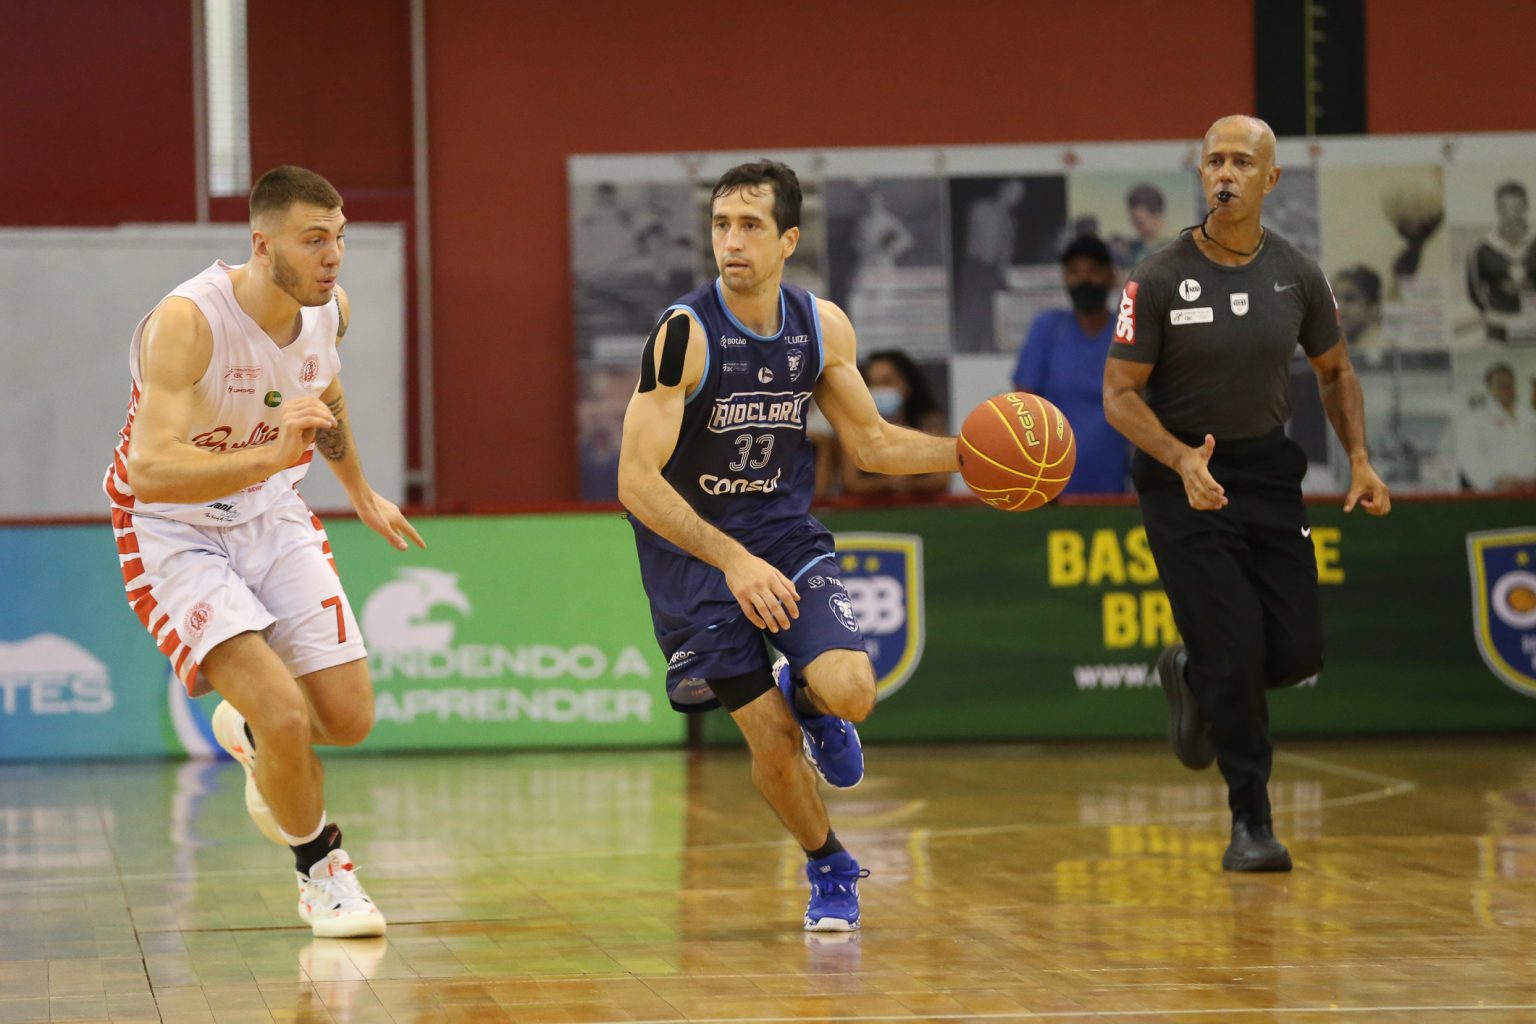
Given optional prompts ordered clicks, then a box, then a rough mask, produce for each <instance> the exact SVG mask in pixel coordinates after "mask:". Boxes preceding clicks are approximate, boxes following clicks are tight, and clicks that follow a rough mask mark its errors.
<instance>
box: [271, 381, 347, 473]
mask: <svg viewBox="0 0 1536 1024" xmlns="http://www.w3.org/2000/svg"><path fill="white" fill-rule="evenodd" d="M335 425H336V417H335V416H334V415H332V414H331V410H330V409H329V408H328V407H327V406H326V404H325V403H324V402H322V401H320V399H318V398H315V397H313V396H309V395H306V396H304V397H303V398H295V399H293V400H291V401H288V402H284V403H283V411H282V415H281V416H280V417H279V418H278V421H277V460H278V462H279V463H280V465H279V467H278V468H279V469H286V468H287V467H289V466H291V465H293V464H294V463H295V462H298V461H299V458H300V457H301V456H302V455H303V454H304V452H305V450H306V449H307V448H309V446H310V445H312V444H314V443H315V431H317V430H330V429H331V428H332V427H334V426H335Z"/></svg>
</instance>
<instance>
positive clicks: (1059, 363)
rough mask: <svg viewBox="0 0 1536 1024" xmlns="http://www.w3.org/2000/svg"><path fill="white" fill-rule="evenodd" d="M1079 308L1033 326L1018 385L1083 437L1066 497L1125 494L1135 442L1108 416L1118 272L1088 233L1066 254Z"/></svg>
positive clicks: (1067, 278) (1066, 276) (1064, 269)
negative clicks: (1112, 301)
mask: <svg viewBox="0 0 1536 1024" xmlns="http://www.w3.org/2000/svg"><path fill="white" fill-rule="evenodd" d="M1061 278H1062V283H1063V284H1064V285H1065V286H1066V289H1067V295H1068V296H1070V297H1071V300H1072V308H1071V309H1048V310H1046V311H1045V312H1043V313H1041V314H1039V315H1038V316H1036V317H1035V319H1034V322H1033V323H1031V324H1030V325H1029V333H1028V334H1027V335H1026V336H1025V339H1024V345H1023V347H1022V348H1021V349H1020V350H1019V362H1018V365H1017V366H1015V367H1014V370H1013V386H1014V388H1016V389H1017V390H1019V391H1029V392H1033V393H1034V394H1037V395H1040V396H1041V397H1042V398H1046V399H1048V400H1050V401H1051V402H1052V403H1054V404H1055V405H1056V407H1057V408H1058V409H1060V410H1061V411H1062V412H1063V413H1064V414H1065V415H1066V417H1067V422H1069V423H1071V424H1072V430H1073V432H1074V433H1075V434H1076V435H1077V468H1076V469H1075V470H1073V472H1072V480H1071V482H1069V483H1068V484H1067V486H1066V489H1065V491H1063V493H1065V494H1122V493H1124V492H1125V491H1126V490H1127V486H1126V485H1127V477H1128V474H1129V470H1130V445H1129V444H1128V443H1127V442H1126V440H1125V437H1124V436H1123V435H1122V434H1121V433H1120V432H1119V431H1118V430H1115V429H1114V428H1113V427H1111V426H1110V425H1109V422H1108V421H1107V420H1106V419H1105V418H1104V361H1105V360H1106V359H1107V358H1108V357H1109V346H1110V339H1111V337H1112V336H1113V334H1114V317H1112V316H1111V315H1110V309H1109V294H1110V289H1111V288H1113V287H1114V283H1115V270H1114V264H1113V262H1112V261H1111V258H1110V253H1109V247H1108V246H1107V245H1105V244H1104V243H1103V242H1102V241H1101V240H1100V239H1098V238H1097V237H1095V236H1093V235H1080V236H1078V237H1077V238H1075V239H1073V240H1072V243H1071V244H1070V245H1068V246H1067V248H1066V251H1064V252H1063V253H1062V254H1061Z"/></svg>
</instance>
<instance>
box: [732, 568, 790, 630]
mask: <svg viewBox="0 0 1536 1024" xmlns="http://www.w3.org/2000/svg"><path fill="white" fill-rule="evenodd" d="M725 585H726V586H727V587H729V588H730V591H731V596H732V597H734V598H736V603H737V604H739V605H741V610H742V611H744V612H746V614H747V619H748V620H749V621H750V622H751V623H752V625H754V626H756V627H757V628H758V629H766V630H767V631H768V632H770V633H777V632H778V631H779V630H781V629H788V628H789V621H790V620H791V619H798V618H799V617H800V605H799V601H800V595H799V593H798V592H796V590H795V585H794V584H793V583H791V582H790V581H789V578H788V577H786V576H785V575H784V574H783V573H781V572H779V570H777V569H775V568H774V567H773V566H771V565H769V564H768V563H767V562H765V561H763V560H762V559H761V558H758V557H757V556H756V555H751V554H747V553H746V552H743V553H742V555H741V557H740V558H738V559H737V560H736V561H735V562H732V563H731V564H730V565H728V566H726V568H725Z"/></svg>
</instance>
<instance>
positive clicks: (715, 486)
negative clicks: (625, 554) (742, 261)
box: [630, 279, 824, 565]
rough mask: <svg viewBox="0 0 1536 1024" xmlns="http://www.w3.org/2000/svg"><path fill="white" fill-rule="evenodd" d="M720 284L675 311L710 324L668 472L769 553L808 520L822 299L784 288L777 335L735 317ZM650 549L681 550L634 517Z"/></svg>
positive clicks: (728, 529) (711, 516) (693, 499)
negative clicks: (809, 429)
mask: <svg viewBox="0 0 1536 1024" xmlns="http://www.w3.org/2000/svg"><path fill="white" fill-rule="evenodd" d="M720 288H721V285H720V282H719V280H718V279H717V280H715V281H714V282H712V283H711V284H708V285H705V286H703V287H702V288H698V289H695V290H694V291H691V292H689V293H688V294H687V295H685V296H683V297H682V298H681V299H678V300H677V301H676V302H674V303H673V304H672V305H671V306H669V307H668V310H667V311H668V312H669V313H670V312H671V311H673V310H686V311H687V312H689V313H691V314H693V316H694V318H695V319H696V320H698V322H699V323H700V324H701V325H703V328H704V335H705V339H706V343H707V344H706V350H705V351H706V355H705V365H704V374H703V376H702V377H701V378H700V380H699V384H698V386H697V387H696V388H695V389H694V390H693V392H692V393H691V394H689V395H687V396H686V399H685V401H686V404H685V405H684V407H683V422H682V425H681V427H680V428H679V430H678V436H677V447H676V449H674V451H673V453H672V458H671V459H670V460H669V461H668V462H667V464H666V466H665V467H663V469H662V476H664V477H665V478H666V480H667V481H668V482H669V483H670V484H671V485H672V486H673V487H675V488H676V489H677V492H678V493H679V494H681V495H682V496H683V500H684V501H686V502H688V504H689V505H690V506H692V507H693V510H694V511H695V512H697V513H698V514H699V516H700V517H701V518H703V519H704V520H705V521H707V522H709V523H710V524H712V525H713V526H715V527H716V528H718V529H719V530H721V531H722V532H724V533H726V534H728V535H729V536H731V537H733V538H735V539H736V540H738V541H740V542H741V544H742V545H743V546H744V547H746V548H747V550H749V551H751V552H753V553H754V554H757V555H759V556H760V557H762V556H764V555H765V554H766V553H767V552H768V551H769V550H771V549H773V548H774V547H776V546H777V542H778V541H780V540H782V539H783V538H784V537H785V535H786V534H787V533H789V532H792V531H794V530H795V529H796V528H797V527H803V525H804V524H806V522H807V519H808V517H809V514H810V508H811V497H812V494H813V492H814V490H815V486H816V457H815V452H814V450H813V448H812V445H811V442H810V440H809V439H808V438H807V436H806V418H807V416H808V415H809V413H810V408H811V392H812V390H813V389H814V388H815V386H816V381H817V379H818V378H819V377H820V376H821V370H822V365H823V362H824V359H823V355H822V343H821V319H820V315H819V314H818V312H817V309H816V296H814V295H812V294H811V293H810V292H808V291H806V290H805V289H804V288H796V287H794V286H793V285H787V284H786V285H781V286H780V289H779V332H778V333H777V334H775V335H772V336H771V337H763V336H762V335H758V334H753V333H752V332H751V331H749V330H747V328H746V327H745V326H743V325H742V323H741V322H740V321H738V320H737V319H736V317H735V316H733V315H732V313H731V311H730V309H729V308H728V307H727V306H726V304H725V299H724V297H723V295H722V294H721V290H720ZM630 521H631V522H632V523H633V524H634V527H635V533H636V540H637V542H638V544H639V547H640V553H641V560H642V565H643V563H644V561H645V557H646V549H647V548H650V549H652V550H655V549H660V550H662V551H666V552H668V553H669V554H675V553H678V551H679V549H678V548H677V547H675V546H674V545H673V544H671V543H670V542H668V541H666V540H664V539H663V538H661V537H659V536H657V535H656V534H655V533H653V532H652V531H651V530H650V529H649V528H647V527H646V526H645V524H644V523H641V522H640V521H639V520H638V519H636V518H635V517H633V516H631V517H630Z"/></svg>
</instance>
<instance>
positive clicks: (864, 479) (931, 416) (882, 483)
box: [842, 349, 950, 495]
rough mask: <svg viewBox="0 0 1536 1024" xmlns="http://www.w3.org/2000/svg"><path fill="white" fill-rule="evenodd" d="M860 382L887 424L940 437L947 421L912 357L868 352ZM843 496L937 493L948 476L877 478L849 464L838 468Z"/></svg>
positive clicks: (888, 351)
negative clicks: (866, 387) (864, 383)
mask: <svg viewBox="0 0 1536 1024" xmlns="http://www.w3.org/2000/svg"><path fill="white" fill-rule="evenodd" d="M862 369H863V373H864V380H865V382H866V383H867V384H868V385H869V395H870V397H871V398H873V399H874V400H875V408H876V409H877V410H879V412H880V415H881V416H882V417H884V418H885V419H886V420H887V421H888V422H890V423H894V424H896V425H897V426H901V427H911V428H912V429H914V430H921V431H923V432H924V433H927V434H944V433H946V432H947V431H948V426H949V424H948V419H947V417H946V416H945V415H944V410H943V409H941V408H939V403H938V400H937V399H935V398H934V397H933V386H932V385H931V384H929V383H928V378H927V377H926V376H925V375H924V374H923V371H922V370H921V369H919V368H918V365H917V364H916V363H914V362H913V361H912V357H911V356H909V355H907V354H906V353H905V352H902V351H900V350H899V349H883V350H881V351H879V352H871V353H870V354H869V356H868V357H867V358H866V359H865V362H864V366H863V368H862ZM842 478H843V493H845V494H906V495H920V494H940V493H942V492H943V491H945V490H946V489H948V487H949V478H950V474H948V473H930V474H927V475H924V476H881V475H880V474H878V473H866V472H864V471H863V470H861V469H859V468H858V467H857V466H855V465H854V464H853V463H852V462H849V461H846V460H845V461H844V462H843V466H842Z"/></svg>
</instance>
